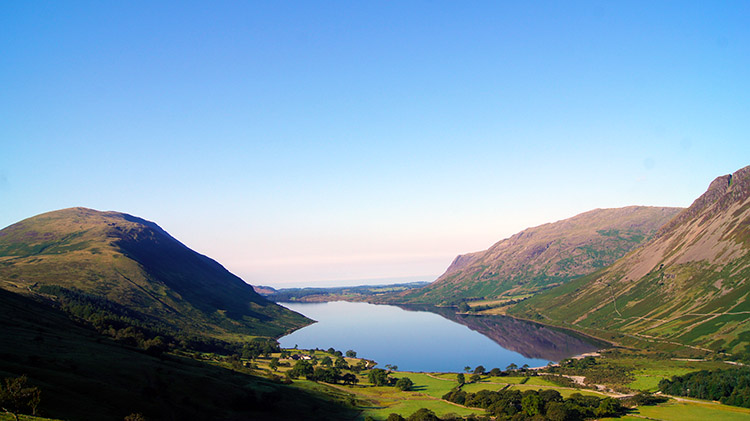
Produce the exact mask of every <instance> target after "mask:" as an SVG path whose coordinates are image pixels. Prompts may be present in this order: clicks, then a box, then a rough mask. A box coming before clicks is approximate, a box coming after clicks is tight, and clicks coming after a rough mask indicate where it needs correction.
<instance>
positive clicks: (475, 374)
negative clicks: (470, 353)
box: [457, 364, 538, 384]
mask: <svg viewBox="0 0 750 421" xmlns="http://www.w3.org/2000/svg"><path fill="white" fill-rule="evenodd" d="M464 371H465V372H466V373H472V375H471V377H469V381H468V382H469V383H474V382H478V381H479V380H481V376H483V375H486V376H490V377H505V376H518V375H519V374H522V375H525V376H537V375H538V374H537V372H536V371H534V370H529V365H528V364H524V365H523V367H520V368H519V367H518V366H517V365H516V364H510V365H508V367H506V368H505V370H501V369H499V368H497V367H495V368H493V369H491V370H489V371H487V369H486V368H484V366H482V365H478V366H476V368H474V369H473V370H472V368H471V367H469V366H466V367H464ZM457 380H458V382H459V383H461V384H463V383H466V382H467V381H466V376H464V374H463V373H459V374H458V377H457Z"/></svg>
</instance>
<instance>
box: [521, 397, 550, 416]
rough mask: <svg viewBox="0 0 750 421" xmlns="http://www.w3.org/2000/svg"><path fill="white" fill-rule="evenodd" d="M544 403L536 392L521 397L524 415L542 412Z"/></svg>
mask: <svg viewBox="0 0 750 421" xmlns="http://www.w3.org/2000/svg"><path fill="white" fill-rule="evenodd" d="M543 407H544V403H543V402H542V398H540V397H539V395H538V394H537V393H530V394H528V395H526V396H524V397H523V399H521V408H522V410H523V412H525V413H526V415H529V416H534V415H536V414H541V413H542V408H543Z"/></svg>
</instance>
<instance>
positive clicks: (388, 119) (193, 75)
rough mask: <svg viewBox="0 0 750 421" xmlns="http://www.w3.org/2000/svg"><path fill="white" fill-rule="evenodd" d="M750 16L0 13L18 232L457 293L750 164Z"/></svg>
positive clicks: (343, 7)
mask: <svg viewBox="0 0 750 421" xmlns="http://www.w3.org/2000/svg"><path fill="white" fill-rule="evenodd" d="M749 134H750V2H747V1H739V2H731V1H721V2H710V1H697V2H687V1H680V2H671V1H657V2H654V1H642V2H641V1H621V2H602V1H592V2H568V1H565V2H562V1H551V2H541V1H518V2H498V1H489V2H483V1H471V2H463V1H448V2H442V1H429V2H419V1H404V2H398V1H388V2H384V1H341V2H329V1H316V2H282V1H278V2H276V1H262V2H249V1H248V2H235V1H229V2H221V1H210V2H208V1H206V2H187V1H179V2H178V1H175V2H168V1H163V2H153V1H144V2H136V1H132V2H131V1H128V2H108V1H104V2H102V1H91V2H76V1H12V0H9V1H3V2H0V227H5V226H7V225H10V224H12V223H14V222H17V221H19V220H21V219H24V218H27V217H30V216H33V215H36V214H39V213H42V212H46V211H51V210H55V209H60V208H66V207H72V206H85V207H91V208H94V209H99V210H117V211H122V212H127V213H131V214H134V215H137V216H140V217H143V218H146V219H149V220H152V221H154V222H156V223H158V224H159V225H161V226H162V227H163V228H164V229H166V230H167V231H169V232H170V233H171V234H172V235H173V236H175V237H176V238H178V239H179V240H181V241H182V242H184V243H185V244H186V245H188V246H189V247H191V248H193V249H195V250H197V251H199V252H201V253H204V254H207V255H208V256H210V257H212V258H214V259H216V260H218V261H219V262H221V263H222V264H224V265H225V266H226V267H227V268H228V269H230V270H231V271H232V272H234V273H236V274H238V275H240V276H241V277H242V278H243V279H245V280H246V281H247V282H250V283H253V284H267V285H274V286H291V285H311V286H312V285H329V284H332V283H334V281H338V282H344V281H347V282H350V283H357V282H355V280H361V279H373V278H381V279H382V278H384V279H387V280H398V279H424V280H432V279H434V278H435V277H436V276H437V275H439V274H440V273H442V272H443V271H444V270H445V268H446V267H447V266H448V264H449V263H450V262H451V260H452V259H453V258H454V257H455V255H457V254H459V253H466V252H471V251H476V250H482V249H485V248H487V247H489V246H490V245H492V244H493V243H494V242H496V241H498V240H501V239H503V238H506V237H508V236H509V235H512V234H513V233H515V232H518V231H520V230H522V229H524V228H526V227H529V226H536V225H539V224H542V223H546V222H552V221H556V220H560V219H564V218H568V217H571V216H573V215H575V214H578V213H580V212H584V211H587V210H591V209H594V208H609V207H620V206H626V205H655V206H657V205H658V206H688V205H689V204H690V203H691V202H692V201H693V200H694V199H695V198H696V197H697V196H699V195H700V194H701V193H702V192H703V191H705V189H706V187H707V186H708V184H709V183H710V181H711V180H713V179H714V178H715V177H717V176H719V175H723V174H727V173H731V172H733V171H735V170H737V169H739V168H741V167H744V166H746V165H748V164H750V136H748V135H749Z"/></svg>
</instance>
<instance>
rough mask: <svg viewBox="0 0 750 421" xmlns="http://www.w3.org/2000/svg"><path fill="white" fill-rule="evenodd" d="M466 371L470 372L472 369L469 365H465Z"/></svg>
mask: <svg viewBox="0 0 750 421" xmlns="http://www.w3.org/2000/svg"><path fill="white" fill-rule="evenodd" d="M464 371H465V372H467V373H468V372H469V371H471V367H469V366H468V365H467V366H466V367H464Z"/></svg>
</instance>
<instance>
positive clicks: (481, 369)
mask: <svg viewBox="0 0 750 421" xmlns="http://www.w3.org/2000/svg"><path fill="white" fill-rule="evenodd" d="M485 371H486V370H485V368H484V366H483V365H478V366H477V368H475V369H474V374H484V372H485Z"/></svg>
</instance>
